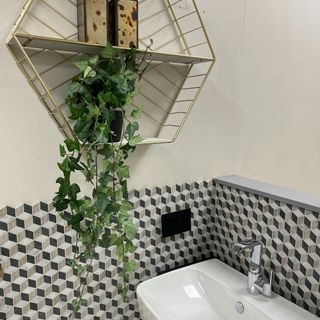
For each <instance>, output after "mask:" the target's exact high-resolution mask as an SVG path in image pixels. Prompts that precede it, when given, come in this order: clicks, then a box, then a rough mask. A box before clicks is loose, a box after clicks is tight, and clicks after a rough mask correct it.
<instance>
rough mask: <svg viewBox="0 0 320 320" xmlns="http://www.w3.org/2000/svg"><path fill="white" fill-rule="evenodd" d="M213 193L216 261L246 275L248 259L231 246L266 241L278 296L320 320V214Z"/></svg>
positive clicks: (223, 190)
mask: <svg viewBox="0 0 320 320" xmlns="http://www.w3.org/2000/svg"><path fill="white" fill-rule="evenodd" d="M213 193H214V196H213V197H214V207H215V209H214V213H213V222H214V240H213V248H214V253H215V256H216V257H218V258H219V259H220V260H222V261H224V262H226V263H227V264H229V265H230V266H232V267H234V268H236V269H237V270H239V271H241V272H243V273H247V272H248V264H249V259H248V255H247V257H246V258H244V257H242V258H239V257H238V256H237V255H235V254H234V253H233V252H232V251H231V250H230V248H231V246H232V243H234V242H236V241H238V240H240V239H245V238H255V239H257V240H260V241H262V242H263V244H264V246H265V249H264V252H263V257H262V259H263V264H264V267H265V270H266V273H267V274H270V270H273V271H274V281H273V290H274V291H275V292H277V293H278V294H280V295H281V296H283V297H285V298H287V299H288V300H291V301H292V302H294V303H296V304H297V305H299V306H301V307H302V308H304V309H306V310H308V311H310V312H311V313H313V314H315V315H317V316H318V317H320V290H319V289H320V287H319V283H320V213H319V212H314V211H310V210H307V209H305V208H303V205H301V207H296V206H293V205H291V204H288V203H284V202H281V201H278V200H276V199H271V198H266V197H264V196H263V195H259V194H258V193H257V194H253V193H250V192H247V191H245V190H241V189H239V188H235V187H232V186H230V185H225V184H223V183H220V182H215V183H214V190H213Z"/></svg>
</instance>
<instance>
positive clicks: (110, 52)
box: [100, 43, 118, 59]
mask: <svg viewBox="0 0 320 320" xmlns="http://www.w3.org/2000/svg"><path fill="white" fill-rule="evenodd" d="M117 55H118V51H117V50H116V49H115V48H114V47H113V46H112V45H111V44H110V43H107V45H106V46H105V48H103V49H102V50H101V51H100V56H101V57H102V58H105V59H111V58H113V57H115V56H117Z"/></svg>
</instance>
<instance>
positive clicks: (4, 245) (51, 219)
mask: <svg viewBox="0 0 320 320" xmlns="http://www.w3.org/2000/svg"><path fill="white" fill-rule="evenodd" d="M212 186H213V182H212V181H210V182H203V183H192V184H182V185H176V186H174V187H168V186H166V187H164V188H153V189H144V190H141V191H133V192H131V193H130V194H129V197H128V198H129V200H130V201H131V202H132V203H133V205H134V210H133V213H132V214H133V215H134V221H135V224H136V226H137V227H138V234H137V236H136V240H135V244H136V245H137V247H138V249H137V250H136V252H135V254H134V256H135V258H136V259H137V261H139V267H138V268H137V270H136V272H135V273H134V275H133V276H132V277H131V279H130V291H129V299H130V302H129V303H124V302H123V301H122V297H121V296H120V295H119V294H118V292H117V288H116V286H117V281H118V280H119V279H118V278H117V275H116V274H117V268H118V266H117V263H116V261H115V260H114V259H113V258H112V257H114V256H115V254H114V250H112V248H111V249H110V250H105V249H102V248H99V250H98V251H97V255H96V257H95V259H94V261H93V265H92V271H93V273H92V274H91V275H90V277H89V279H88V292H87V295H86V296H84V298H85V299H87V300H88V307H83V308H81V312H79V313H78V314H77V316H76V318H77V319H85V320H91V319H92V320H96V319H97V320H101V319H114V320H120V319H121V320H132V319H140V316H139V310H138V306H137V302H136V297H135V288H136V286H137V284H139V283H140V282H141V281H144V280H146V279H149V278H152V277H154V276H156V275H157V274H160V273H163V272H165V271H168V270H170V269H173V268H177V267H180V266H184V265H186V264H190V263H193V262H197V261H201V260H204V259H208V258H210V257H213V251H212V244H213V223H212V212H213V207H212V203H213V190H212ZM186 208H190V209H191V212H192V230H191V231H189V232H184V233H183V234H181V235H177V236H172V237H168V238H165V239H163V238H161V215H162V214H165V213H168V212H174V211H177V210H182V209H186ZM74 240H75V232H74V231H73V230H71V229H70V227H68V226H67V225H66V224H65V222H64V220H63V219H61V217H59V216H58V215H57V214H56V213H55V211H54V210H53V208H52V206H51V205H48V204H45V203H39V204H38V205H35V206H29V205H23V206H21V207H19V208H17V209H13V208H11V207H6V208H4V209H2V210H0V257H1V259H2V265H3V267H4V271H5V276H4V278H3V279H2V280H0V319H8V320H14V319H23V320H38V319H50V320H51V319H52V320H56V319H61V320H67V319H70V317H69V316H70V314H71V311H70V305H69V304H68V302H69V301H71V300H72V297H73V296H74V289H76V288H77V287H78V284H77V278H76V277H75V276H74V275H73V272H72V269H71V268H70V267H69V266H68V265H67V258H68V257H71V254H72V250H73V247H72V244H73V243H75V241H74ZM71 319H72V317H71Z"/></svg>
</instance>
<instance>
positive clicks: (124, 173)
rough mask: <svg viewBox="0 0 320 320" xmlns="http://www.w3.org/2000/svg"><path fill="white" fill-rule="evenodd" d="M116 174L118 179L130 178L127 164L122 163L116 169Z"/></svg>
mask: <svg viewBox="0 0 320 320" xmlns="http://www.w3.org/2000/svg"><path fill="white" fill-rule="evenodd" d="M117 175H118V178H119V180H123V179H127V178H130V173H129V166H127V165H123V166H121V167H119V168H118V170H117Z"/></svg>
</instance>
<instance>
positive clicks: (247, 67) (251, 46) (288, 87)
mask: <svg viewBox="0 0 320 320" xmlns="http://www.w3.org/2000/svg"><path fill="white" fill-rule="evenodd" d="M319 17H320V2H319V1H317V0H304V1H300V0H282V1H278V0H268V1H263V0H247V1H246V14H245V17H244V18H245V21H244V22H245V23H244V35H243V41H242V44H241V56H240V61H241V63H240V69H239V72H238V94H237V110H238V117H239V118H238V123H239V126H238V134H237V135H238V138H239V142H238V143H239V145H238V150H237V160H236V173H237V174H239V175H243V176H247V177H250V178H254V179H258V180H262V181H266V182H271V183H274V184H279V185H281V186H285V187H291V188H295V189H298V190H301V191H306V192H310V193H314V194H316V195H320V148H319V138H320V90H319V83H320V59H319V57H320V41H319V39H320V19H319Z"/></svg>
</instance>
